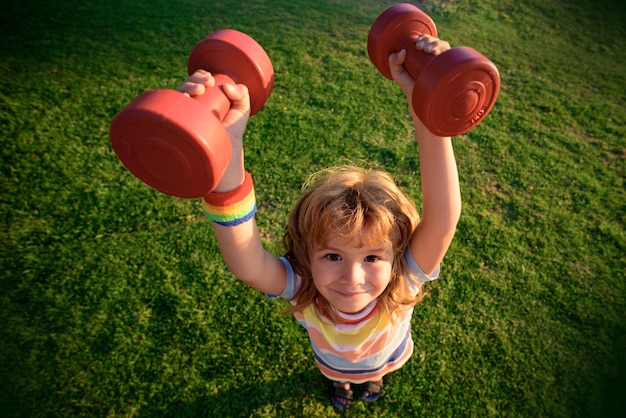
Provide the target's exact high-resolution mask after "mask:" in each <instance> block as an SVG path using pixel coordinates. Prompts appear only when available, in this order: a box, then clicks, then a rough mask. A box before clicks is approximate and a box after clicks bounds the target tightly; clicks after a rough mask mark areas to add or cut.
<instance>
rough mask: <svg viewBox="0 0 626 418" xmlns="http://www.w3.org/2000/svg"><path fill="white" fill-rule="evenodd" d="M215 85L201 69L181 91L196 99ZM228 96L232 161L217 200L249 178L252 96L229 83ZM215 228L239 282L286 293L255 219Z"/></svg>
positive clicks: (279, 268) (281, 272)
mask: <svg viewBox="0 0 626 418" xmlns="http://www.w3.org/2000/svg"><path fill="white" fill-rule="evenodd" d="M214 83H215V80H214V78H213V76H212V75H211V74H210V73H208V72H205V71H202V70H199V71H196V72H195V73H194V74H192V75H191V76H190V77H189V78H188V79H187V81H185V83H183V84H182V85H181V86H180V87H179V88H178V90H179V91H182V92H185V93H187V94H189V95H191V96H196V95H200V94H203V93H204V91H205V87H212V86H213V85H214ZM224 93H225V94H226V96H227V97H228V98H229V99H230V101H231V108H230V110H229V112H228V113H227V114H226V116H225V118H224V120H223V121H222V123H223V125H224V127H225V128H226V130H227V132H228V134H229V137H230V141H231V145H232V159H231V161H230V163H229V165H228V168H227V169H226V172H225V173H224V176H223V177H222V179H221V180H220V182H219V184H218V185H217V187H216V188H215V190H214V191H213V192H212V195H213V197H215V196H216V194H217V196H218V197H219V196H220V195H222V196H223V194H224V193H228V192H232V191H236V190H237V189H238V188H240V186H241V185H242V184H243V183H244V179H245V171H244V152H243V133H244V130H245V128H246V124H247V122H248V118H249V117H250V96H249V94H248V89H247V88H246V86H244V85H242V84H239V85H229V84H226V85H224ZM210 199H211V197H209V200H210ZM213 225H214V228H215V235H216V237H217V242H218V245H219V247H220V251H221V253H222V258H223V259H224V262H225V263H226V265H227V266H228V268H229V270H230V271H231V272H232V273H233V274H234V275H235V276H236V277H237V278H238V279H240V280H241V281H243V282H244V283H246V284H248V285H249V286H251V287H253V288H255V289H257V290H259V291H261V292H264V293H269V294H273V295H279V294H281V293H282V292H283V290H284V288H285V284H286V270H285V267H284V265H283V264H282V262H281V261H280V260H279V259H278V257H276V256H275V255H273V254H271V253H269V252H267V251H266V250H265V249H264V248H263V245H262V243H261V238H260V235H259V231H258V228H257V225H256V221H255V219H254V216H252V217H251V218H250V219H248V220H246V221H244V222H242V223H239V224H237V225H233V226H222V225H219V224H217V223H213Z"/></svg>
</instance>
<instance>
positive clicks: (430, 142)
mask: <svg viewBox="0 0 626 418" xmlns="http://www.w3.org/2000/svg"><path fill="white" fill-rule="evenodd" d="M416 48H418V49H423V50H424V51H425V52H428V53H432V54H434V55H438V54H440V53H441V52H443V51H445V50H447V49H449V48H450V45H449V44H448V43H447V42H445V41H441V40H439V39H437V38H433V37H430V36H423V37H422V38H421V39H420V40H418V42H417V44H416ZM405 58H406V51H400V52H398V53H396V54H392V55H391V56H390V57H389V64H390V68H391V72H392V75H393V78H394V80H395V81H396V83H397V84H398V85H399V86H400V88H402V90H403V91H404V93H405V95H406V96H407V100H408V102H409V108H410V111H411V116H412V117H413V124H414V126H415V134H416V137H417V144H418V148H419V159H420V175H421V180H422V217H421V221H420V222H419V224H418V226H417V228H416V230H415V232H414V233H413V237H412V238H411V243H410V246H411V252H412V254H413V256H414V257H415V260H416V261H417V263H418V264H419V266H420V267H421V268H422V270H424V272H425V273H427V274H431V273H432V272H433V271H434V270H435V269H436V268H437V266H438V265H439V263H441V261H442V260H443V257H444V256H445V254H446V252H447V251H448V247H449V246H450V243H451V242H452V238H453V237H454V233H455V230H456V225H457V222H458V220H459V217H460V214H461V192H460V188H459V176H458V171H457V165H456V160H455V158H454V151H453V149H452V141H451V138H449V137H439V136H436V135H434V134H432V133H431V132H430V131H429V130H428V129H427V128H426V127H425V126H424V124H423V123H422V121H421V120H420V119H419V118H418V116H417V115H416V114H415V111H414V110H413V106H412V104H411V102H412V100H411V95H412V91H413V86H414V84H415V80H414V79H413V77H411V75H410V74H409V73H408V72H407V71H406V70H405V69H404V67H403V66H402V63H403V62H404V59H405Z"/></svg>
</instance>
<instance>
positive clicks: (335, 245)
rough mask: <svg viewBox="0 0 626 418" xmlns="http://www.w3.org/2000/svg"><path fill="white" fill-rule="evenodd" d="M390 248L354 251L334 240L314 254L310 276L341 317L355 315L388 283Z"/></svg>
mask: <svg viewBox="0 0 626 418" xmlns="http://www.w3.org/2000/svg"><path fill="white" fill-rule="evenodd" d="M392 266H393V251H392V250H391V246H390V245H382V246H380V247H378V246H372V245H370V244H365V245H363V246H362V247H356V246H355V245H353V244H347V243H345V241H341V240H339V239H337V238H335V239H332V240H330V241H329V242H328V244H327V245H325V246H319V247H317V248H316V249H315V251H314V252H313V257H312V260H311V273H312V276H313V282H314V283H315V287H316V288H317V290H318V291H319V292H320V293H321V295H322V296H324V298H326V300H327V301H328V302H329V303H330V304H331V305H333V306H334V307H335V309H338V310H339V311H341V312H344V313H358V312H359V311H361V310H363V309H364V308H365V307H366V306H367V305H368V304H369V303H370V302H371V301H373V300H374V299H376V298H377V297H378V296H380V294H381V293H382V292H383V291H384V290H385V288H386V287H387V285H388V284H389V281H390V280H391V271H392Z"/></svg>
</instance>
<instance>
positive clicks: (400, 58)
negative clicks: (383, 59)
mask: <svg viewBox="0 0 626 418" xmlns="http://www.w3.org/2000/svg"><path fill="white" fill-rule="evenodd" d="M405 59H406V49H402V50H400V51H398V52H394V53H393V54H391V55H389V66H390V67H391V66H396V67H400V66H401V65H402V64H404V60H405Z"/></svg>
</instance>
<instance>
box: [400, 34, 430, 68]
mask: <svg viewBox="0 0 626 418" xmlns="http://www.w3.org/2000/svg"><path fill="white" fill-rule="evenodd" d="M419 35H421V34H420V33H417V32H414V33H412V34H411V35H410V36H406V37H404V38H403V39H402V41H400V44H399V45H398V48H397V51H402V50H403V49H404V50H406V58H405V60H404V68H406V70H407V71H408V73H409V74H411V75H412V76H413V78H417V76H418V75H419V74H420V73H421V72H422V69H423V68H424V67H425V66H426V65H428V63H429V62H430V61H431V60H432V59H433V58H435V56H434V55H432V54H428V53H426V52H424V51H417V50H416V49H415V43H416V42H417V38H418V37H419Z"/></svg>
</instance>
